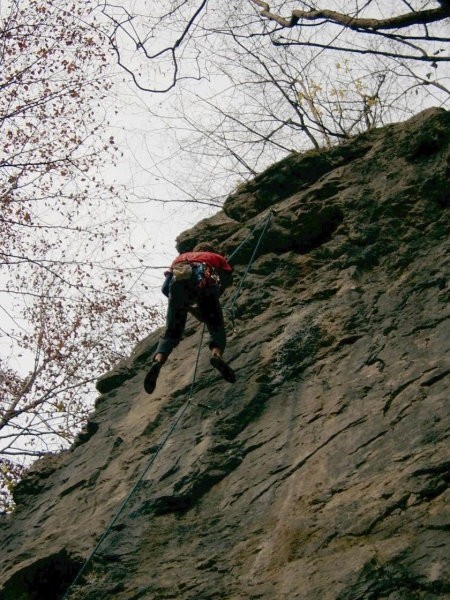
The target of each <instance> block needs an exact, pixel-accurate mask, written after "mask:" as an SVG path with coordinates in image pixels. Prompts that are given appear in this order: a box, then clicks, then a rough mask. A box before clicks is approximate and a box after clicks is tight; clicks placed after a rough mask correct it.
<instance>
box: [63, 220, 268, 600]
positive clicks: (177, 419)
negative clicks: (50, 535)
mask: <svg viewBox="0 0 450 600" xmlns="http://www.w3.org/2000/svg"><path fill="white" fill-rule="evenodd" d="M272 214H273V210H272V209H271V210H270V211H269V213H268V215H267V217H266V218H265V219H264V221H263V222H262V225H263V227H262V231H261V234H260V236H259V239H258V241H257V243H256V245H255V248H254V250H253V253H252V255H251V257H250V261H249V263H248V265H247V268H246V270H245V272H244V275H243V276H242V278H241V281H240V282H239V286H238V288H237V290H236V292H235V294H233V296H232V298H231V306H230V307H229V308H228V309H227V310H228V311H229V312H230V314H231V319H232V323H233V329H235V327H234V320H235V319H234V313H235V308H234V307H235V304H236V302H237V299H238V297H239V294H240V291H241V289H242V286H243V284H244V281H245V278H246V277H247V274H248V272H249V270H250V267H251V265H252V263H253V261H254V259H255V256H256V253H257V251H258V249H259V246H260V245H261V241H262V239H263V237H264V234H265V233H266V230H267V227H268V226H269V222H270V219H271V217H272ZM259 227H261V223H258V224H257V225H255V227H254V228H253V229H252V230H251V231H250V233H249V234H248V235H247V237H246V238H245V239H244V240H243V241H242V242H241V243H240V244H239V246H238V247H237V248H236V249H235V250H234V251H233V253H232V254H231V255H230V256H229V257H228V259H227V260H228V261H230V260H232V258H233V256H235V255H236V254H237V252H238V251H239V250H240V249H241V248H242V247H243V246H244V244H245V243H246V242H247V240H248V239H249V238H250V237H252V236H253V234H254V233H255V231H257V229H258V228H259ZM204 334H205V324H203V329H202V333H201V337H200V343H199V345H198V350H197V357H196V360H195V366H194V373H193V377H192V382H191V385H190V388H189V394H188V398H187V400H186V402H184V403H183V404H182V406H181V407H180V408H179V409H178V412H177V413H176V414H175V417H174V418H173V421H172V424H171V426H170V427H169V429H168V431H167V432H166V434H165V435H164V436H163V437H162V439H161V441H160V442H159V443H158V445H157V448H156V451H155V453H154V454H153V456H152V457H151V459H150V461H149V462H148V463H147V465H146V466H145V469H144V470H143V471H142V473H141V475H140V476H139V478H138V480H137V481H136V483H135V484H134V486H133V487H132V488H131V491H130V492H129V493H128V495H127V496H126V497H125V499H124V500H123V501H122V503H121V504H120V506H119V508H118V509H117V511H116V513H115V514H114V516H113V518H112V519H111V521H110V522H109V524H108V526H107V527H106V529H105V531H104V532H103V534H102V535H101V536H100V539H99V540H98V542H97V544H96V546H95V547H94V549H93V550H92V552H91V553H90V555H89V556H88V557H87V559H86V560H85V561H84V563H83V565H82V566H81V568H80V570H79V571H78V573H77V575H76V577H75V579H74V580H73V581H72V583H71V584H70V586H69V587H68V588H67V590H66V593H65V594H64V596H63V598H62V600H68V598H69V594H70V592H71V590H72V589H73V588H74V587H75V586H76V585H77V583H78V582H79V581H80V578H81V576H82V575H83V573H85V571H86V569H87V568H88V566H89V565H90V564H91V562H92V559H93V558H94V556H95V555H96V554H97V552H98V550H99V548H100V547H101V545H102V544H103V542H104V541H105V539H106V538H107V536H108V535H109V533H110V531H111V529H112V528H113V527H114V525H115V523H116V522H117V520H118V518H119V517H120V515H121V514H122V512H123V510H124V509H125V506H126V505H127V504H128V502H129V501H130V499H131V498H132V497H133V495H134V494H135V492H136V490H137V488H138V487H139V485H140V483H141V482H142V480H143V479H144V477H145V476H146V475H147V473H148V472H149V471H150V469H151V468H152V466H153V465H154V463H155V461H156V459H157V458H158V455H159V454H160V452H161V451H162V450H163V448H164V446H165V445H166V443H167V441H168V439H169V438H170V436H171V435H172V433H173V432H174V431H175V429H176V427H177V425H178V424H179V423H180V421H181V419H182V418H183V416H184V414H185V413H186V410H187V409H188V407H189V406H190V405H191V404H195V406H198V407H201V408H207V409H212V407H211V406H209V405H208V404H203V403H200V402H198V403H193V402H192V397H193V394H194V386H195V381H196V378H197V371H198V364H199V360H200V352H201V349H202V346H203V337H204Z"/></svg>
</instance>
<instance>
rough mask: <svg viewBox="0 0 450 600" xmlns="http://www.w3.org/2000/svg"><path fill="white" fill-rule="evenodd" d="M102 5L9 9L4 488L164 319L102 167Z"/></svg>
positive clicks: (1, 399)
mask: <svg viewBox="0 0 450 600" xmlns="http://www.w3.org/2000/svg"><path fill="white" fill-rule="evenodd" d="M94 8H95V7H94V4H92V3H91V2H90V0H87V1H83V2H67V1H63V0H36V1H32V0H31V1H26V2H25V1H21V0H6V2H5V0H2V2H1V6H0V94H1V96H0V99H1V102H0V207H1V213H0V240H1V246H0V267H1V270H0V295H1V299H0V307H1V313H2V314H1V321H0V323H1V334H0V342H1V346H0V350H1V354H0V457H2V458H1V463H0V477H1V478H2V493H3V495H4V496H5V494H6V490H5V487H8V486H9V487H10V486H11V484H12V483H13V482H14V480H15V479H17V477H18V476H19V474H20V473H18V469H19V471H20V466H19V465H21V464H23V461H24V457H25V458H26V457H35V456H39V455H41V454H42V453H44V452H47V451H49V450H56V449H58V448H60V447H63V446H65V445H67V443H68V442H70V441H71V440H72V439H73V436H74V435H75V433H76V431H77V430H78V428H79V426H80V424H82V423H83V421H84V419H85V417H86V414H87V413H88V412H89V410H90V407H91V404H92V394H90V395H89V393H88V392H89V390H90V389H93V388H92V381H93V380H94V379H95V378H96V377H97V376H98V375H99V374H100V373H102V372H104V371H105V370H106V369H108V368H109V367H110V366H111V364H112V363H114V362H116V361H117V360H118V358H120V357H121V356H122V355H123V354H124V353H126V352H128V351H129V348H130V345H131V344H132V343H134V341H135V340H136V339H137V338H138V337H142V324H143V323H145V326H146V327H147V331H148V329H149V327H151V325H152V323H154V320H155V318H156V316H157V315H156V312H155V311H154V310H153V309H151V308H148V307H146V306H144V305H143V304H142V303H141V302H138V301H136V299H135V298H133V297H132V295H131V293H129V291H128V290H129V288H130V287H131V286H130V272H129V267H130V264H131V262H130V258H129V257H130V254H131V248H130V246H129V243H128V241H127V240H128V236H127V230H126V218H125V217H126V215H125V211H126V208H125V206H124V204H123V202H122V201H121V200H120V198H119V195H118V193H117V192H116V190H114V189H113V188H112V187H108V186H106V185H105V183H104V178H102V175H101V173H100V169H101V168H104V166H105V165H111V166H113V165H114V156H115V154H116V152H117V148H116V146H115V142H114V139H113V138H112V137H111V134H110V130H109V129H108V123H109V121H110V120H111V119H112V118H114V112H113V111H112V109H110V108H109V106H111V104H112V102H108V95H109V93H110V88H111V85H112V83H111V82H112V78H111V77H112V74H111V72H110V69H111V66H110V65H111V61H109V60H108V56H107V55H106V54H105V48H107V44H105V41H104V39H103V38H102V36H101V34H100V32H99V28H98V25H97V23H96V19H95V12H94ZM29 460H30V459H28V461H29ZM18 461H19V462H18ZM25 462H26V460H25ZM0 509H1V506H0Z"/></svg>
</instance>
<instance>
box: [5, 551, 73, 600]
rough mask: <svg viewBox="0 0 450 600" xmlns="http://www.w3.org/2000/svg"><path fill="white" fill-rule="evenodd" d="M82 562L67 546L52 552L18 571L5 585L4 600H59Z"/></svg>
mask: <svg viewBox="0 0 450 600" xmlns="http://www.w3.org/2000/svg"><path fill="white" fill-rule="evenodd" d="M82 564H83V561H82V560H75V559H73V558H71V557H70V556H69V554H68V553H67V552H66V550H62V551H61V552H58V553H57V554H52V555H51V556H47V557H45V558H42V559H40V560H37V561H36V562H35V563H33V564H32V565H29V566H27V567H25V568H24V569H22V570H20V571H18V572H17V573H15V575H14V576H13V577H12V578H11V579H10V580H9V581H8V582H7V583H6V584H5V587H4V588H3V595H2V596H1V597H2V600H43V599H44V598H45V600H60V599H61V598H62V597H63V596H64V593H65V592H66V590H67V589H68V588H69V586H70V584H71V583H72V582H73V580H74V579H75V577H76V575H77V573H78V572H79V570H80V569H81V567H82Z"/></svg>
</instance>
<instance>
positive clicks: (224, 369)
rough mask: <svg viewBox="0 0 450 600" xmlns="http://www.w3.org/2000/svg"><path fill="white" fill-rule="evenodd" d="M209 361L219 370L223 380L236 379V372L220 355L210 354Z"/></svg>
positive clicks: (233, 380) (230, 380)
mask: <svg viewBox="0 0 450 600" xmlns="http://www.w3.org/2000/svg"><path fill="white" fill-rule="evenodd" d="M209 362H210V363H211V365H212V366H213V367H214V368H215V369H217V370H218V371H219V373H220V374H221V375H222V377H223V378H224V379H225V381H228V382H229V383H234V382H235V381H236V374H235V372H234V371H233V369H232V368H231V367H230V365H228V364H227V363H226V362H225V361H224V360H223V359H222V358H220V356H211V358H210V360H209Z"/></svg>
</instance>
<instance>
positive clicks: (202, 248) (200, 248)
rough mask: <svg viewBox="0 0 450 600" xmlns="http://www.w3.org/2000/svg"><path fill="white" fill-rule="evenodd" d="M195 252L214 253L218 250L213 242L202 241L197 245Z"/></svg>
mask: <svg viewBox="0 0 450 600" xmlns="http://www.w3.org/2000/svg"><path fill="white" fill-rule="evenodd" d="M193 252H214V254H218V252H217V250H216V249H215V248H214V246H213V244H210V243H209V242H200V243H198V244H197V245H196V246H195V247H194V250H193Z"/></svg>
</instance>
